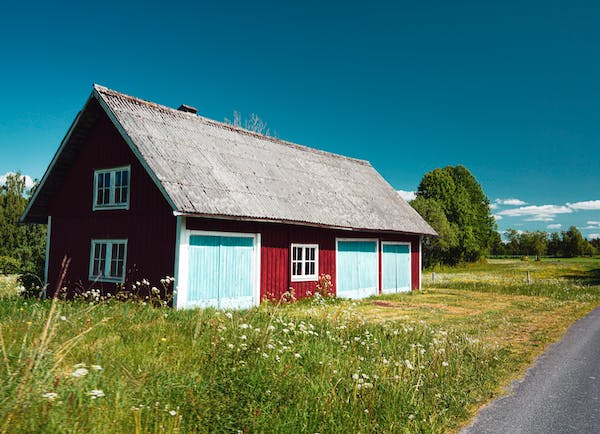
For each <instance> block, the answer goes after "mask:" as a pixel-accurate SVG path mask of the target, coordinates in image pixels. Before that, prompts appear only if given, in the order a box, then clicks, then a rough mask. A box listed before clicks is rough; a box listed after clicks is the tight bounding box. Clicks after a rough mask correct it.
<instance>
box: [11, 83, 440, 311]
mask: <svg viewBox="0 0 600 434" xmlns="http://www.w3.org/2000/svg"><path fill="white" fill-rule="evenodd" d="M22 221H24V222H35V223H47V224H48V246H47V254H46V283H47V285H48V288H49V291H50V292H52V291H53V290H54V288H55V287H56V285H57V283H58V281H59V274H60V265H61V261H62V259H63V258H64V257H65V256H66V257H68V258H70V260H71V263H70V267H69V268H68V270H67V274H66V279H65V280H64V284H65V285H66V286H70V287H75V286H78V287H79V288H80V289H90V288H99V289H102V290H104V291H108V292H110V290H111V289H113V288H114V284H115V283H125V284H127V283H131V282H134V281H137V280H141V279H143V278H146V279H148V280H149V281H150V282H151V283H154V284H155V285H156V283H157V282H158V281H159V279H161V278H163V277H165V276H174V278H175V281H174V287H175V288H176V289H177V292H176V293H175V299H174V305H175V306H176V307H178V308H184V307H193V306H201V307H202V306H216V307H221V308H227V307H232V308H246V307H250V306H253V305H256V304H258V303H259V302H260V300H261V299H262V298H264V297H269V298H279V297H281V296H282V295H283V294H284V293H285V292H286V291H288V290H289V288H294V291H295V294H296V296H297V297H303V296H305V295H307V294H308V293H310V292H314V290H315V286H316V283H317V280H318V278H319V276H320V275H323V274H329V275H331V277H332V282H333V283H334V289H335V292H336V293H337V295H338V296H340V297H349V298H362V297H366V296H369V295H373V294H379V293H390V292H399V291H409V290H412V289H417V288H419V287H420V280H421V239H422V237H423V236H426V235H435V232H434V231H433V229H432V228H431V227H430V226H429V225H428V224H427V223H426V222H425V221H424V220H423V219H422V218H421V217H420V216H419V214H417V213H416V212H415V211H414V210H413V209H412V208H411V207H410V206H409V205H408V204H407V203H406V202H405V201H404V200H403V199H402V198H400V196H399V195H398V194H397V192H396V191H395V190H394V189H393V188H392V187H391V186H390V185H389V184H388V183H387V182H386V181H385V180H384V179H383V178H382V177H381V175H379V173H377V171H376V170H375V169H374V168H373V167H372V166H371V165H370V164H369V163H368V162H367V161H362V160H357V159H354V158H348V157H345V156H342V155H336V154H332V153H329V152H324V151H320V150H317V149H313V148H308V147H305V146H300V145H296V144H294V143H290V142H286V141H283V140H279V139H275V138H272V137H266V136H263V135H260V134H256V133H253V132H250V131H246V130H244V129H241V128H237V127H234V126H231V125H227V124H223V123H221V122H215V121H213V120H210V119H206V118H203V117H201V116H198V115H197V114H196V113H195V110H194V109H192V108H191V107H189V106H181V107H180V108H179V109H178V110H175V109H172V108H169V107H164V106H161V105H158V104H154V103H152V102H148V101H144V100H141V99H139V98H134V97H131V96H127V95H124V94H122V93H119V92H115V91H113V90H109V89H106V88H104V87H101V86H94V89H93V92H92V94H91V96H90V97H89V99H88V100H87V102H86V104H85V106H84V107H83V109H82V110H81V112H80V113H79V114H78V115H77V117H76V119H75V121H74V122H73V125H72V126H71V128H70V129H69V131H68V133H67V135H66V136H65V138H64V139H63V141H62V143H61V145H60V148H59V149H58V151H57V153H56V155H55V156H54V158H53V160H52V162H51V164H50V166H49V167H48V169H47V171H46V173H45V174H44V177H43V178H42V181H41V183H40V185H39V187H38V189H37V190H36V191H35V194H34V196H33V198H32V200H31V202H30V203H29V206H28V207H27V209H26V211H25V213H24V215H23V217H22ZM157 286H158V285H157Z"/></svg>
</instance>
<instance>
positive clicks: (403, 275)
mask: <svg viewBox="0 0 600 434" xmlns="http://www.w3.org/2000/svg"><path fill="white" fill-rule="evenodd" d="M381 250H382V253H381V261H382V263H381V274H382V276H381V281H382V288H381V292H382V293H384V294H395V293H397V292H407V291H410V287H411V285H410V281H411V273H410V244H408V243H391V242H383V243H382V248H381Z"/></svg>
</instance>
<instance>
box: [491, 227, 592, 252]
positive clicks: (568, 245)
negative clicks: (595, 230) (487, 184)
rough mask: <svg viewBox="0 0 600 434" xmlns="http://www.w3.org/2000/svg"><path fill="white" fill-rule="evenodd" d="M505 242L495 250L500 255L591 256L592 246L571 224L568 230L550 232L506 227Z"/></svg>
mask: <svg viewBox="0 0 600 434" xmlns="http://www.w3.org/2000/svg"><path fill="white" fill-rule="evenodd" d="M505 237H506V239H507V243H506V244H505V245H504V248H503V250H502V251H497V252H495V253H496V254H500V255H529V256H536V257H539V256H542V255H550V256H555V257H563V258H574V257H576V256H591V255H593V254H594V246H593V245H592V244H591V243H590V242H589V241H587V240H586V239H585V238H583V235H581V232H580V231H579V229H577V228H576V227H575V226H571V227H570V228H569V230H567V231H562V232H560V233H559V232H552V233H550V234H548V233H547V232H543V231H535V232H527V231H526V232H521V231H517V230H515V229H508V230H507V231H506V232H505Z"/></svg>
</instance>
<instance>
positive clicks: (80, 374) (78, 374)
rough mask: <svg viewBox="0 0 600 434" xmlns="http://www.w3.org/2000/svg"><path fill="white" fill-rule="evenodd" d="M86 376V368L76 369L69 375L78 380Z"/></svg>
mask: <svg viewBox="0 0 600 434" xmlns="http://www.w3.org/2000/svg"><path fill="white" fill-rule="evenodd" d="M87 374H88V370H87V369H86V368H77V369H75V370H74V371H73V372H72V373H71V377H75V378H79V377H85V376H86V375H87Z"/></svg>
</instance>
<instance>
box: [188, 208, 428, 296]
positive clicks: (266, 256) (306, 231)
mask: <svg viewBox="0 0 600 434" xmlns="http://www.w3.org/2000/svg"><path fill="white" fill-rule="evenodd" d="M186 226H187V229H191V230H202V231H223V232H242V233H260V234H261V278H260V287H261V298H265V297H266V298H269V299H276V300H277V299H279V298H280V297H281V296H282V295H283V294H284V293H285V292H286V291H287V290H288V289H289V288H290V287H292V288H294V293H295V295H296V297H297V298H301V297H305V296H306V295H307V292H308V291H310V292H311V293H314V291H315V287H316V283H317V282H292V281H291V259H290V255H291V252H290V247H291V244H292V243H305V244H318V245H319V274H329V275H331V280H332V282H334V283H335V240H336V238H379V240H380V241H404V242H410V243H411V267H412V289H418V288H419V280H420V270H419V237H418V236H412V235H387V234H386V235H379V234H373V233H371V232H348V231H339V230H331V229H324V228H313V227H306V226H296V225H287V224H277V223H260V222H243V221H235V220H218V219H205V218H188V219H187V224H186ZM380 246H381V243H380ZM379 255H380V258H379V259H380V260H379V264H380V270H379V286H380V287H381V249H380V253H379Z"/></svg>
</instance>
